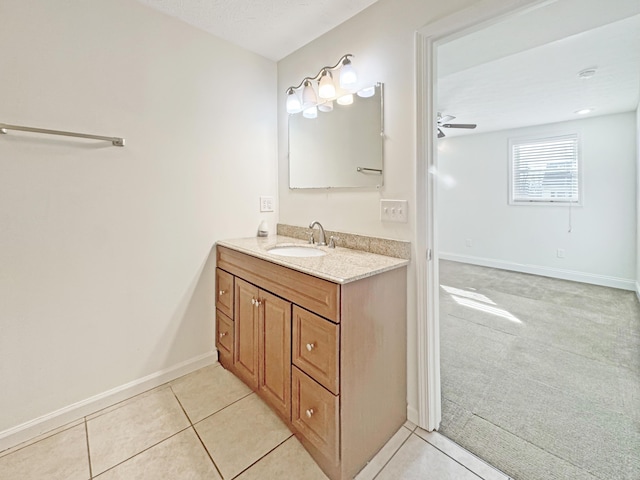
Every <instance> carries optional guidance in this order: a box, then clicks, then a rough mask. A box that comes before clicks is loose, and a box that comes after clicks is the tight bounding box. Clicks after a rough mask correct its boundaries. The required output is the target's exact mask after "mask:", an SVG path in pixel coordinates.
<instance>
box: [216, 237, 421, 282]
mask: <svg viewBox="0 0 640 480" xmlns="http://www.w3.org/2000/svg"><path fill="white" fill-rule="evenodd" d="M217 244H218V245H220V246H221V247H227V248H230V249H231V250H236V251H238V252H242V253H247V254H249V255H252V256H254V257H257V258H261V259H263V260H268V261H270V262H272V263H276V264H278V265H282V266H284V267H288V268H291V269H293V270H297V271H299V272H303V273H308V274H310V275H313V276H315V277H319V278H323V279H325V280H329V281H330V282H335V283H340V284H344V283H349V282H353V281H355V280H359V279H361V278H365V277H370V276H372V275H376V274H378V273H382V272H386V271H388V270H393V269H395V268H400V267H403V266H405V265H408V264H409V261H408V260H405V259H402V258H395V257H387V256H385V255H378V254H376V253H369V252H363V251H360V250H353V249H350V248H342V247H336V248H329V247H318V246H317V245H315V248H319V249H320V250H323V251H325V252H327V254H326V255H323V256H322V257H283V256H280V255H274V254H271V253H269V252H268V249H269V248H272V247H274V246H276V245H279V246H283V245H306V246H311V245H309V244H308V243H307V242H306V241H304V240H300V239H297V238H291V237H284V236H282V235H273V236H269V237H262V238H260V237H249V238H237V239H232V240H220V241H218V242H217Z"/></svg>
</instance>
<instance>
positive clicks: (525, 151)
mask: <svg viewBox="0 0 640 480" xmlns="http://www.w3.org/2000/svg"><path fill="white" fill-rule="evenodd" d="M511 200H512V202H514V203H516V202H559V203H569V202H571V203H576V202H578V201H579V200H580V199H579V188H578V136H577V135H576V134H572V135H563V136H561V137H550V138H539V139H535V140H524V141H512V142H511Z"/></svg>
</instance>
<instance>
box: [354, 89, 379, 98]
mask: <svg viewBox="0 0 640 480" xmlns="http://www.w3.org/2000/svg"><path fill="white" fill-rule="evenodd" d="M375 94H376V87H367V88H363V89H362V90H359V91H358V96H359V97H362V98H369V97H373V96H374V95H375Z"/></svg>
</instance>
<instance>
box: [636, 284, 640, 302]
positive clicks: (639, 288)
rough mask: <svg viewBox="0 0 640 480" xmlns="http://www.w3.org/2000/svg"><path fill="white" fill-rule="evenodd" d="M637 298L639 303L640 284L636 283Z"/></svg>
mask: <svg viewBox="0 0 640 480" xmlns="http://www.w3.org/2000/svg"><path fill="white" fill-rule="evenodd" d="M636 297H638V301H639V302H640V282H636Z"/></svg>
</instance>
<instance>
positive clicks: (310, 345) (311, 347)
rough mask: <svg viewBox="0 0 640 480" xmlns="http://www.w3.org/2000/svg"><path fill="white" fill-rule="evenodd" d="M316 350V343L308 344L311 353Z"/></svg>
mask: <svg viewBox="0 0 640 480" xmlns="http://www.w3.org/2000/svg"><path fill="white" fill-rule="evenodd" d="M314 348H316V344H315V343H307V350H308V351H309V352H310V351H311V350H313V349H314Z"/></svg>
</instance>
